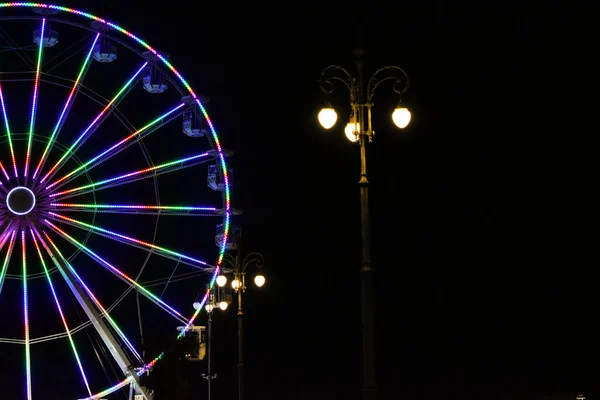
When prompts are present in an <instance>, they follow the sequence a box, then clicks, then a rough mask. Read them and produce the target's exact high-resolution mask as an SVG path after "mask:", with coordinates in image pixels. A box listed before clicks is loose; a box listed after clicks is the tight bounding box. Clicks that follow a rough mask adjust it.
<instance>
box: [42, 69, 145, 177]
mask: <svg viewBox="0 0 600 400" xmlns="http://www.w3.org/2000/svg"><path fill="white" fill-rule="evenodd" d="M147 65H148V62H147V61H146V62H144V63H143V64H142V66H141V67H140V68H139V69H138V70H137V71H136V72H135V73H134V74H133V76H132V77H131V78H129V80H128V81H127V82H126V83H125V84H124V85H123V87H122V88H121V89H120V90H119V91H118V92H117V94H116V95H115V97H113V98H112V100H111V101H110V102H109V103H108V104H107V105H106V106H105V107H104V108H103V109H102V111H100V113H99V114H98V115H97V116H96V118H94V120H93V121H92V122H91V123H90V124H89V125H88V127H87V128H86V129H85V130H84V131H83V132H82V133H81V135H79V137H78V138H77V139H75V141H74V142H73V144H72V145H71V147H69V148H68V149H67V151H65V153H64V154H63V155H62V156H61V158H60V159H59V160H58V161H57V162H56V163H55V164H54V165H53V166H52V168H50V170H49V171H48V172H47V173H46V175H44V177H43V178H42V179H41V180H40V182H41V183H44V182H46V181H47V180H48V179H49V178H51V177H53V176H54V175H55V174H56V173H57V172H58V171H59V170H60V168H62V166H63V165H64V164H65V163H66V162H67V161H68V160H69V159H70V158H71V157H72V156H73V154H74V153H75V152H76V151H77V149H79V147H81V145H82V144H83V143H84V142H85V141H86V140H87V138H89V137H90V136H91V135H92V134H93V133H94V132H95V131H96V130H97V129H98V128H99V127H100V125H101V124H102V122H104V120H106V118H108V116H109V115H110V114H111V113H112V110H113V109H114V108H115V107H116V106H117V105H118V104H119V103H120V102H121V101H122V100H123V99H124V98H125V96H126V95H127V94H128V93H129V91H130V90H131V89H132V88H133V87H134V86H135V83H137V81H138V80H139V79H140V77H141V73H142V71H143V70H144V69H145V68H146V66H147Z"/></svg>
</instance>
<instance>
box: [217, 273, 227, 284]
mask: <svg viewBox="0 0 600 400" xmlns="http://www.w3.org/2000/svg"><path fill="white" fill-rule="evenodd" d="M226 284H227V277H226V276H225V275H219V276H217V286H219V287H223V286H225V285H226Z"/></svg>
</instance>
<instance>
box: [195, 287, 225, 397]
mask: <svg viewBox="0 0 600 400" xmlns="http://www.w3.org/2000/svg"><path fill="white" fill-rule="evenodd" d="M193 307H194V309H195V310H198V309H199V308H200V303H199V302H195V303H194V304H193ZM215 308H220V309H222V310H225V309H226V308H227V305H225V307H224V308H223V307H222V306H221V303H217V301H216V299H215V293H214V290H213V291H211V293H210V294H209V296H208V300H207V301H206V305H205V309H206V314H207V315H208V323H207V329H208V331H207V336H206V342H207V343H206V356H207V358H208V360H207V363H206V364H207V368H206V374H202V378H204V379H206V380H207V382H208V400H212V390H211V386H212V381H213V379H217V374H216V373H215V374H213V373H212V313H213V311H214V309H215ZM199 334H200V333H199Z"/></svg>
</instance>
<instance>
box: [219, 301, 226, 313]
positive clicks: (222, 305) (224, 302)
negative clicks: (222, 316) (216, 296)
mask: <svg viewBox="0 0 600 400" xmlns="http://www.w3.org/2000/svg"><path fill="white" fill-rule="evenodd" d="M227 306H228V304H227V302H226V301H221V302H220V303H219V308H220V309H221V310H223V311H225V310H227Z"/></svg>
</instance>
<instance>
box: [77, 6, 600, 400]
mask: <svg viewBox="0 0 600 400" xmlns="http://www.w3.org/2000/svg"><path fill="white" fill-rule="evenodd" d="M67 5H69V6H73V7H75V8H80V9H85V10H86V11H89V12H91V13H93V14H96V15H99V16H102V17H104V18H107V19H109V20H111V21H114V22H115V23H117V24H119V25H121V26H123V27H125V28H126V29H129V30H131V31H132V32H135V33H136V34H138V35H139V36H140V37H142V38H144V39H145V40H146V41H147V42H148V43H150V44H151V45H152V46H153V47H155V48H157V49H159V50H165V51H168V52H169V53H170V56H171V61H172V62H173V64H174V65H175V66H176V67H177V68H178V69H179V70H180V72H181V73H182V74H183V75H184V76H186V77H187V79H188V80H189V81H190V83H191V84H192V86H193V87H194V88H195V90H196V91H197V92H199V93H202V94H205V95H207V96H209V97H210V98H211V102H210V104H209V105H208V111H209V114H210V115H211V119H212V120H213V121H214V122H215V124H216V127H217V130H218V131H219V132H220V136H221V137H222V141H223V144H224V146H225V147H226V148H230V149H233V150H235V151H236V155H235V156H234V158H233V159H232V160H233V166H234V169H235V175H234V176H235V186H234V193H233V198H234V204H233V206H234V207H238V208H242V209H244V215H243V216H242V217H240V218H238V222H239V223H241V224H243V226H244V246H245V247H246V249H248V250H256V251H260V252H262V253H263V254H264V255H265V258H266V262H267V264H266V267H265V268H266V276H267V285H266V286H265V287H264V288H263V290H261V291H259V290H255V288H251V289H252V290H249V291H248V292H247V295H246V296H245V300H246V305H247V307H246V325H245V332H246V343H245V346H246V347H245V348H246V369H247V374H246V380H247V398H248V399H259V398H261V399H325V398H358V396H359V389H360V380H361V370H360V365H361V364H360V291H359V275H358V269H359V264H360V226H359V202H358V200H359V198H358V186H357V182H358V168H359V154H358V147H357V146H356V145H353V144H351V143H350V142H348V141H347V140H346V139H345V138H344V135H343V133H342V132H341V131H342V127H343V125H344V121H345V119H346V118H347V110H348V100H347V97H346V95H345V94H343V93H342V92H343V90H342V88H338V90H337V91H336V96H334V106H335V107H336V108H337V109H338V111H339V112H338V114H339V120H338V121H339V122H338V125H337V126H336V128H334V129H332V130H331V131H324V130H322V129H321V128H320V127H319V125H318V123H317V122H316V114H317V112H318V109H319V108H320V107H321V104H322V101H323V97H322V96H321V93H320V91H319V87H318V84H317V79H318V77H319V74H320V72H321V70H322V69H323V68H324V67H325V66H327V65H329V64H332V63H335V64H342V65H344V66H346V67H347V68H348V69H351V70H352V68H353V65H352V52H351V50H352V48H353V47H354V46H356V45H361V46H364V48H365V49H366V50H367V53H366V57H365V58H366V62H367V64H366V68H367V72H373V71H375V70H376V69H377V68H378V67H379V66H383V65H387V64H393V65H398V66H401V67H403V68H404V69H406V71H407V72H408V74H409V76H410V78H411V80H412V81H413V85H412V87H411V89H410V91H409V92H408V93H407V95H406V97H405V102H406V104H409V105H410V107H411V110H412V111H413V121H412V123H411V125H410V126H409V128H408V129H406V130H405V131H403V132H398V131H397V130H396V129H395V128H394V126H393V124H392V123H391V118H390V114H391V111H392V110H393V108H394V106H395V101H396V98H395V97H394V95H393V93H392V92H391V90H389V88H387V87H382V88H381V90H380V91H379V92H378V94H377V96H376V106H375V108H374V113H375V117H374V126H375V130H376V132H377V135H376V136H375V138H374V141H373V143H372V144H371V145H369V149H368V155H367V156H368V159H369V160H368V162H369V174H370V181H371V189H370V190H371V192H370V195H371V196H370V198H371V217H372V253H373V254H372V259H373V263H374V267H375V270H376V304H377V312H376V320H377V372H378V375H377V380H378V385H379V388H380V392H381V395H380V397H381V398H382V399H386V398H389V399H395V398H433V397H440V398H441V397H443V398H482V397H486V398H520V397H519V396H524V397H527V398H532V397H533V398H538V397H540V398H541V396H545V395H556V396H559V395H560V394H565V396H567V398H573V396H574V394H575V392H576V391H586V393H587V397H588V398H593V393H594V392H595V391H598V387H597V384H596V383H595V381H596V379H595V376H596V375H597V362H596V359H597V357H598V353H599V350H600V349H599V348H598V344H597V340H596V338H597V333H598V329H599V327H598V322H597V321H598V311H597V308H596V305H595V304H596V303H595V300H596V296H595V293H594V291H595V286H596V285H595V280H594V276H595V274H594V267H596V265H597V262H595V257H593V256H590V253H589V250H587V249H590V248H593V247H592V246H593V244H594V242H593V240H592V239H591V237H592V236H589V235H588V234H589V233H592V232H595V229H594V228H593V226H592V224H591V222H589V221H591V215H592V214H593V212H592V210H593V209H594V208H593V201H592V200H590V199H591V197H590V196H589V195H588V194H584V192H588V190H587V188H588V187H591V185H592V183H591V182H593V177H592V176H591V175H592V174H591V159H592V157H591V156H590V153H591V148H590V147H589V146H588V144H587V141H588V139H586V135H593V133H591V132H592V129H589V130H586V129H580V126H583V127H585V124H583V120H584V117H585V114H586V107H585V106H584V105H583V104H585V103H586V102H587V100H586V99H587V98H588V97H586V93H588V91H587V89H586V87H587V85H589V84H590V82H586V81H585V80H584V82H582V83H581V84H580V83H579V82H577V83H575V81H576V80H578V78H579V77H580V76H581V74H582V72H583V69H585V68H586V67H587V64H586V63H585V62H583V61H581V60H580V59H579V56H580V55H581V54H582V53H586V52H587V51H592V50H591V48H588V47H586V41H587V40H588V39H589V38H590V37H593V36H590V34H591V33H592V31H591V29H592V28H591V25H588V24H586V23H585V22H584V19H586V18H585V17H584V15H585V13H584V11H586V10H575V9H574V7H573V6H565V5H564V4H562V3H561V2H546V3H545V4H544V5H543V6H535V7H534V6H531V7H525V6H523V5H519V3H518V2H468V1H461V2H441V1H438V2H435V1H420V2H406V1H402V2H394V3H391V2H369V3H368V4H366V3H350V2H339V3H338V2H322V3H320V4H316V3H310V2H303V3H273V4H271V3H266V2H265V3H235V2H223V3H220V4H208V3H207V4H205V3H198V4H192V3H190V4H187V3H183V2H182V3H177V4H169V3H161V4H156V5H151V4H150V3H149V2H139V3H132V2H118V3H110V4H108V3H102V2H91V1H89V2H87V1H86V2H69V3H68V4H67ZM588 11H589V12H591V11H592V10H588ZM580 49H581V51H580ZM586 49H587V50H586ZM580 66H581V68H580ZM570 67H575V69H577V71H573V72H571V70H570ZM352 71H353V70H352ZM567 71H569V72H567ZM573 88H575V89H576V90H578V91H579V93H578V94H577V95H575V94H573V95H571V94H567V91H568V89H573ZM587 96H591V95H589V94H588V95H587ZM571 106H574V108H573V110H571V108H570V107H571ZM565 117H566V119H569V123H568V124H565ZM587 132H590V133H589V134H588V133H587ZM582 133H583V134H582ZM214 329H215V331H216V338H215V343H214V346H215V361H214V362H215V366H214V369H215V370H216V372H218V374H219V377H218V379H217V380H216V381H215V385H216V388H215V391H216V398H219V399H226V398H234V396H235V382H236V380H235V363H236V336H235V313H234V312H233V310H232V309H230V310H228V311H227V312H226V313H225V314H222V313H221V314H215V328H214ZM165 365H167V364H165ZM204 367H205V366H204V365H202V366H196V367H195V368H189V369H188V370H187V371H185V370H176V368H175V367H173V368H172V369H171V370H170V372H171V378H170V379H172V382H173V384H172V386H173V389H174V390H176V391H177V393H178V396H180V397H181V398H190V399H191V398H201V397H204V396H205V395H204V392H203V390H204V387H205V386H204V385H205V384H204V382H203V381H202V380H201V379H200V378H199V376H198V375H199V374H200V373H201V372H202V371H200V370H202V369H203V368H204ZM180 368H181V366H180ZM175 371H177V372H175ZM163 374H164V373H163ZM161 376H163V377H164V375H161ZM184 376H185V377H187V382H188V386H187V387H184V386H185V385H184V383H185V382H184V381H185V380H184V379H183V378H182V377H184ZM165 379H166V378H165ZM175 382H178V383H175ZM181 385H183V386H181ZM184 393H188V394H187V395H184ZM186 396H187V397H186ZM169 398H175V397H169Z"/></svg>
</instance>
